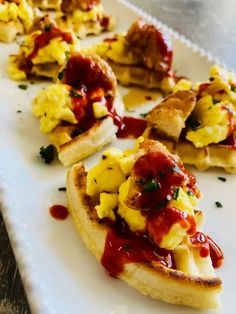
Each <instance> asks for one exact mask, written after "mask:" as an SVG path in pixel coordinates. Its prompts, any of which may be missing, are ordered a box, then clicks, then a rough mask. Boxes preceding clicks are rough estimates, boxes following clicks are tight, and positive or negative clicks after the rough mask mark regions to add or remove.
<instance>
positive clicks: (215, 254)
mask: <svg viewBox="0 0 236 314" xmlns="http://www.w3.org/2000/svg"><path fill="white" fill-rule="evenodd" d="M207 239H208V243H209V246H210V256H211V260H212V266H213V267H214V268H219V267H220V266H221V265H222V263H223V261H224V255H223V252H222V251H221V249H220V247H219V246H218V245H217V244H216V242H215V241H214V240H212V238H210V237H209V236H207Z"/></svg>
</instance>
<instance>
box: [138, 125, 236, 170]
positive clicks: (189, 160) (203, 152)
mask: <svg viewBox="0 0 236 314" xmlns="http://www.w3.org/2000/svg"><path fill="white" fill-rule="evenodd" d="M144 135H145V137H147V138H150V139H155V140H158V141H160V142H161V143H163V144H164V145H165V146H166V147H167V148H168V150H169V151H170V152H172V153H173V154H176V155H178V156H179V157H180V159H181V160H182V161H183V163H185V164H189V165H193V166H195V167H196V168H197V169H198V170H201V171H203V170H206V169H207V168H210V167H220V168H223V169H225V171H226V172H229V173H236V149H233V148H230V147H229V146H226V145H217V144H210V145H208V146H205V147H203V148H196V147H195V146H194V145H193V144H192V143H191V142H189V141H187V140H179V141H178V142H174V141H172V140H170V139H166V138H163V137H160V136H159V135H158V134H157V133H156V132H155V130H153V129H152V128H147V129H146V130H145V134H144Z"/></svg>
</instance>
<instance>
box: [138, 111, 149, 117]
mask: <svg viewBox="0 0 236 314" xmlns="http://www.w3.org/2000/svg"><path fill="white" fill-rule="evenodd" d="M148 114H149V112H144V113H140V117H142V118H146V116H147V115H148Z"/></svg>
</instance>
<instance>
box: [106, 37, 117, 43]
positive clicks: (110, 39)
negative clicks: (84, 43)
mask: <svg viewBox="0 0 236 314" xmlns="http://www.w3.org/2000/svg"><path fill="white" fill-rule="evenodd" d="M103 41H105V42H108V43H112V42H115V41H118V38H117V37H112V38H105V39H104V40H103Z"/></svg>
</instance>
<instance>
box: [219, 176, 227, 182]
mask: <svg viewBox="0 0 236 314" xmlns="http://www.w3.org/2000/svg"><path fill="white" fill-rule="evenodd" d="M218 180H219V181H222V182H226V181H227V179H226V178H224V177H218Z"/></svg>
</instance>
